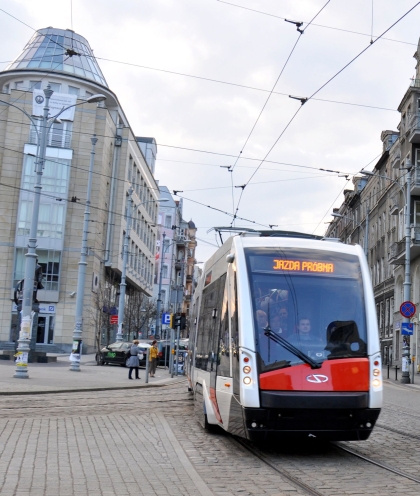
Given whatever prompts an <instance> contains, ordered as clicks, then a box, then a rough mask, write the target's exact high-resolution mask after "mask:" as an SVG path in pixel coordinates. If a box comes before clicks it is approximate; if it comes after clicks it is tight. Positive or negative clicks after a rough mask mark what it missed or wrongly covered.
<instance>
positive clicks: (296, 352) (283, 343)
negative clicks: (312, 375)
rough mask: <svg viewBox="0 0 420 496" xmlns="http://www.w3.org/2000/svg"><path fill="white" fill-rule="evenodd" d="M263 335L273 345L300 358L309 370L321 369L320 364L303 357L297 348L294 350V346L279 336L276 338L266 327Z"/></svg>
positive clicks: (303, 354) (305, 356)
mask: <svg viewBox="0 0 420 496" xmlns="http://www.w3.org/2000/svg"><path fill="white" fill-rule="evenodd" d="M264 335H265V336H267V337H268V338H270V339H272V340H273V341H274V342H275V343H277V344H279V345H280V346H283V348H286V350H287V351H290V353H293V355H295V356H297V357H298V358H300V359H301V360H302V361H303V362H305V363H307V364H308V365H310V366H311V369H320V368H321V367H322V364H320V363H318V362H316V361H315V360H312V358H310V357H308V356H307V355H305V353H303V352H302V351H301V350H300V349H299V348H296V346H293V344H291V343H289V341H286V339H284V338H282V337H281V336H278V335H277V334H276V333H275V332H273V331H272V330H271V329H270V327H269V326H268V325H267V326H266V327H265V328H264Z"/></svg>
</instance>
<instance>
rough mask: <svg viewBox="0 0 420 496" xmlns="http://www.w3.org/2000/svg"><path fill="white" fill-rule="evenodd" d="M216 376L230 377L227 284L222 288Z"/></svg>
mask: <svg viewBox="0 0 420 496" xmlns="http://www.w3.org/2000/svg"><path fill="white" fill-rule="evenodd" d="M217 375H219V376H222V377H230V340H229V308H228V287H227V284H226V285H225V288H224V295H223V302H222V310H221V315H220V328H219V357H218V365H217Z"/></svg>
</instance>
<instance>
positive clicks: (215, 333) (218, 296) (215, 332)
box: [207, 274, 226, 372]
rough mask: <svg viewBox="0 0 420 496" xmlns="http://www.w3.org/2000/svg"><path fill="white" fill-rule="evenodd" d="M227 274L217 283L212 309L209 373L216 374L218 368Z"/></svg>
mask: <svg viewBox="0 0 420 496" xmlns="http://www.w3.org/2000/svg"><path fill="white" fill-rule="evenodd" d="M225 281H226V274H224V275H223V276H222V277H220V279H218V280H217V281H215V286H216V288H215V291H214V293H215V301H214V306H213V309H212V314H211V316H212V325H211V326H210V334H209V344H208V356H209V360H208V362H207V371H208V372H216V367H217V366H218V350H219V329H220V316H221V313H222V302H223V292H224V289H225Z"/></svg>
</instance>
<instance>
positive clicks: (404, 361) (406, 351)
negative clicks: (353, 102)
mask: <svg viewBox="0 0 420 496" xmlns="http://www.w3.org/2000/svg"><path fill="white" fill-rule="evenodd" d="M419 3H420V2H419ZM412 168H413V166H412V164H411V163H409V162H408V163H407V164H406V167H401V169H405V170H407V177H406V190H405V191H404V188H403V187H402V186H401V184H400V183H399V182H398V181H396V180H395V179H392V178H391V177H388V176H385V175H380V174H375V173H374V172H370V171H364V170H361V171H360V173H361V174H364V175H366V176H374V177H381V178H383V179H387V180H388V181H391V182H392V183H393V184H395V185H396V186H398V188H399V189H400V191H401V193H402V194H403V197H404V203H405V263H404V282H403V286H404V290H403V299H404V302H406V301H410V297H411V275H410V265H411V260H410V237H411V224H410V210H411V171H412ZM403 319H404V323H409V322H410V318H409V317H403ZM409 359H410V346H409V344H408V343H404V345H403V348H402V355H401V371H402V374H401V379H400V381H401V382H402V383H403V384H409V383H410V368H409Z"/></svg>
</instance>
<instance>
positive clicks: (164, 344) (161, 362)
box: [158, 339, 189, 365]
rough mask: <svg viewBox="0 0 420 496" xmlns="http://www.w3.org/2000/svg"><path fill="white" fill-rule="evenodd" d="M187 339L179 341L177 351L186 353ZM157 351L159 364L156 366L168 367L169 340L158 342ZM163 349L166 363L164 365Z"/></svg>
mask: <svg viewBox="0 0 420 496" xmlns="http://www.w3.org/2000/svg"><path fill="white" fill-rule="evenodd" d="M188 341H189V340H188V339H180V340H179V350H180V351H187V350H188ZM158 349H159V362H158V365H169V357H170V355H171V342H170V340H169V339H167V340H162V341H158ZM165 349H166V363H165Z"/></svg>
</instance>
